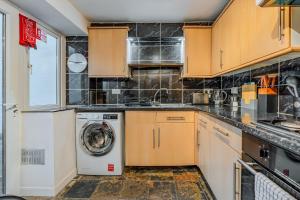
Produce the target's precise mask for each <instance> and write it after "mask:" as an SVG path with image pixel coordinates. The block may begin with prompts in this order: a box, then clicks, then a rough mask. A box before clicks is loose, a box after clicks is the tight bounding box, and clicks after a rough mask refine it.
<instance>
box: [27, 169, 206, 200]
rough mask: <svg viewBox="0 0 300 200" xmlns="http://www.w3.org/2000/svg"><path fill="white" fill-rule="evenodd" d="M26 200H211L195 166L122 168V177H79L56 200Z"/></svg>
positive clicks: (32, 199) (48, 199)
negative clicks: (123, 169)
mask: <svg viewBox="0 0 300 200" xmlns="http://www.w3.org/2000/svg"><path fill="white" fill-rule="evenodd" d="M25 198H26V199H29V200H44V199H45V200H50V199H51V200H53V199H55V200H56V199H57V200H61V199H63V200H71V199H72V200H73V199H74V200H75V199H77V200H78V199H80V200H148V199H149V200H168V199H170V200H173V199H174V200H200V199H212V196H211V194H210V192H209V191H208V189H207V187H206V184H205V183H204V181H203V179H202V178H201V175H200V173H199V171H198V169H197V168H196V167H174V168H141V167H139V168H136V167H135V168H125V171H124V173H123V175H122V176H78V177H76V178H75V179H74V180H73V181H72V182H71V183H70V184H69V185H68V186H67V187H66V188H65V189H64V191H63V192H61V194H59V195H58V196H57V197H55V198H40V197H34V198H33V197H25Z"/></svg>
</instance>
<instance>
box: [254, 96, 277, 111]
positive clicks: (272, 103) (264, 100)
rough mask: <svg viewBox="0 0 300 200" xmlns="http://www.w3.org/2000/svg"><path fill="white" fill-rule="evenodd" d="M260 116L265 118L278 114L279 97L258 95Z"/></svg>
mask: <svg viewBox="0 0 300 200" xmlns="http://www.w3.org/2000/svg"><path fill="white" fill-rule="evenodd" d="M257 109H258V115H259V116H265V115H266V114H269V113H277V111H278V97H277V95H274V94H258V108H257Z"/></svg>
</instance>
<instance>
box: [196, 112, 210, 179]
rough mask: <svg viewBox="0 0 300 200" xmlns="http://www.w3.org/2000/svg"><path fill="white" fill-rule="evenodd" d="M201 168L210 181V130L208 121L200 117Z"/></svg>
mask: <svg viewBox="0 0 300 200" xmlns="http://www.w3.org/2000/svg"><path fill="white" fill-rule="evenodd" d="M198 126H199V168H200V170H201V172H202V173H203V175H204V177H205V178H206V180H208V179H209V165H210V164H209V162H210V129H209V124H208V121H207V120H206V119H205V118H203V117H202V116H200V117H199V121H198Z"/></svg>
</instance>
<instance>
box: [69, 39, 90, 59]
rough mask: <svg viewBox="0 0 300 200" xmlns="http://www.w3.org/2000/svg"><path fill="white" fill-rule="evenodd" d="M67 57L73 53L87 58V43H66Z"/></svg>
mask: <svg viewBox="0 0 300 200" xmlns="http://www.w3.org/2000/svg"><path fill="white" fill-rule="evenodd" d="M66 47H67V57H70V56H71V55H72V54H74V53H81V54H82V55H83V56H85V57H88V43H87V42H68V41H67V44H66Z"/></svg>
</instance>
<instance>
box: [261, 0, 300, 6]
mask: <svg viewBox="0 0 300 200" xmlns="http://www.w3.org/2000/svg"><path fill="white" fill-rule="evenodd" d="M256 5H258V6H261V7H281V6H295V7H296V6H300V0H256Z"/></svg>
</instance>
